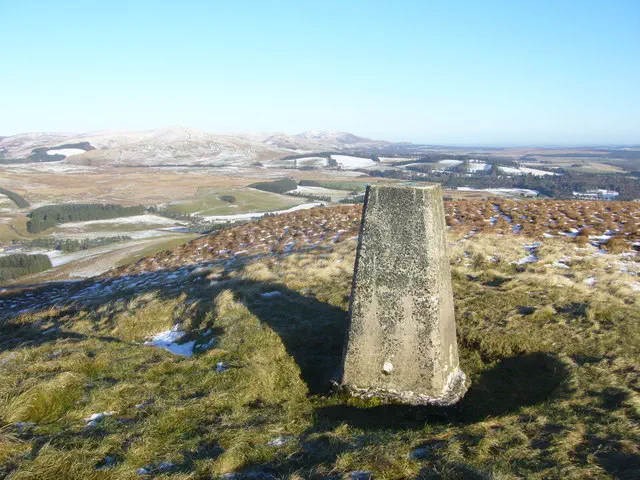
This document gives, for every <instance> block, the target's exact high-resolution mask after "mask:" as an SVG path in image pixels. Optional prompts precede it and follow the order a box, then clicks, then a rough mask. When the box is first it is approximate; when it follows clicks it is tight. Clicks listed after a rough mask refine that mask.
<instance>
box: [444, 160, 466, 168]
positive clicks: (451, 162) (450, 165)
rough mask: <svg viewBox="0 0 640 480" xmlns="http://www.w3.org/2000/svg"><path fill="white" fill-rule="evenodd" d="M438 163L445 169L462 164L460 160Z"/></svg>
mask: <svg viewBox="0 0 640 480" xmlns="http://www.w3.org/2000/svg"><path fill="white" fill-rule="evenodd" d="M438 163H439V164H440V165H444V166H445V167H457V166H458V165H460V164H461V163H462V160H440V161H439V162H438Z"/></svg>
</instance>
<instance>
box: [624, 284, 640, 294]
mask: <svg viewBox="0 0 640 480" xmlns="http://www.w3.org/2000/svg"><path fill="white" fill-rule="evenodd" d="M626 284H627V285H628V286H629V287H631V290H633V291H634V292H640V282H626Z"/></svg>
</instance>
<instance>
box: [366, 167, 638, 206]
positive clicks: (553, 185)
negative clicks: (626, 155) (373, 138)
mask: <svg viewBox="0 0 640 480" xmlns="http://www.w3.org/2000/svg"><path fill="white" fill-rule="evenodd" d="M493 170H496V169H495V167H494V168H493V169H492V172H489V173H487V174H478V173H476V174H473V175H469V174H462V173H456V172H431V173H429V172H425V173H420V174H418V173H412V172H406V171H404V172H403V171H392V170H386V171H380V170H375V171H373V172H369V174H370V175H371V176H377V177H386V178H398V179H403V180H414V181H415V180H417V181H425V182H434V183H440V184H442V186H443V187H445V188H448V189H456V188H458V187H471V188H527V189H530V190H537V191H538V192H539V193H540V194H541V195H543V196H545V197H550V198H563V199H569V198H574V196H573V192H586V191H587V190H592V189H606V190H613V191H616V192H618V193H619V196H618V197H617V200H634V199H637V198H640V181H639V179H638V178H637V177H635V176H633V175H622V174H609V173H608V174H598V173H581V172H570V171H567V170H556V172H558V173H561V175H544V176H537V175H530V174H529V175H500V174H496V172H493Z"/></svg>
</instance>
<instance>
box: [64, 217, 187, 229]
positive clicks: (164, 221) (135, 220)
mask: <svg viewBox="0 0 640 480" xmlns="http://www.w3.org/2000/svg"><path fill="white" fill-rule="evenodd" d="M126 223H129V224H142V225H144V224H147V225H175V224H176V223H178V222H176V220H173V219H171V218H167V217H161V216H160V215H148V214H145V215H133V216H131V217H118V218H109V219H106V220H89V221H86V222H70V223H61V224H60V225H58V226H59V227H60V228H82V227H85V226H88V225H102V224H126Z"/></svg>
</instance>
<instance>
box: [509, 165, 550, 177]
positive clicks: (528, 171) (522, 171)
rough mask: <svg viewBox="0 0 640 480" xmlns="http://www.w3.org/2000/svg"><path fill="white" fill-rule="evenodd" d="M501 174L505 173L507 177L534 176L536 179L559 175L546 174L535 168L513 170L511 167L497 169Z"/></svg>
mask: <svg viewBox="0 0 640 480" xmlns="http://www.w3.org/2000/svg"><path fill="white" fill-rule="evenodd" d="M498 168H499V169H500V171H501V172H504V173H507V174H509V175H527V174H531V175H535V176H537V177H543V176H545V175H559V173H554V172H547V171H545V170H538V169H537V168H527V167H520V168H513V167H502V166H501V167H498Z"/></svg>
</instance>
